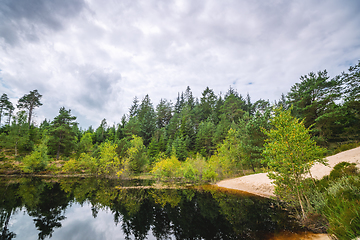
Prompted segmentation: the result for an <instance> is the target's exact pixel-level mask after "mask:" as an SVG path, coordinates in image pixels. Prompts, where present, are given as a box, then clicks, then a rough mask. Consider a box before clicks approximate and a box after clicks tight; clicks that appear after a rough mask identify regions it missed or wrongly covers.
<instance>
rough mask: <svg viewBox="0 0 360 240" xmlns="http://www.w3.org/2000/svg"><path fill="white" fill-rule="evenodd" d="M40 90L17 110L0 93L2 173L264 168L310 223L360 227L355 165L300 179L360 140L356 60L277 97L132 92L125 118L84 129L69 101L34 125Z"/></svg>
mask: <svg viewBox="0 0 360 240" xmlns="http://www.w3.org/2000/svg"><path fill="white" fill-rule="evenodd" d="M41 98H42V95H41V94H40V93H39V92H38V91H37V90H33V91H30V93H28V94H25V95H24V96H23V97H21V98H20V99H19V100H18V102H17V104H16V108H17V111H15V106H14V105H13V103H12V102H10V101H9V98H8V96H7V94H6V93H3V94H2V96H1V99H0V124H1V128H0V148H1V151H0V164H1V167H0V172H1V174H7V175H9V174H34V173H35V174H57V175H66V176H68V175H70V176H71V175H72V176H74V175H79V174H80V175H89V176H97V177H112V178H116V177H118V178H124V179H128V178H133V177H147V178H152V179H157V180H162V181H178V182H185V183H200V182H214V181H217V180H219V179H222V178H226V177H234V176H241V175H246V174H251V173H255V172H264V171H268V172H270V173H269V177H270V178H271V179H273V180H274V181H275V182H274V183H275V194H276V195H277V196H278V198H279V199H280V200H283V201H284V202H287V203H289V206H291V207H294V209H295V210H296V212H297V216H298V218H299V219H301V221H302V222H304V223H305V222H307V225H312V227H311V228H312V229H317V230H319V229H320V231H323V229H324V226H327V227H325V228H328V229H329V230H328V231H330V232H331V233H333V234H335V235H336V236H338V237H340V238H342V237H344V236H346V237H349V239H351V238H350V237H353V236H358V235H359V234H360V227H359V226H360V217H359V216H360V209H359V207H356V206H359V200H358V199H359V197H360V196H359V190H360V179H359V176H358V175H359V172H358V170H357V169H356V167H355V166H354V165H352V164H346V163H342V164H340V165H339V166H337V167H336V168H335V169H334V170H333V172H332V174H330V176H327V177H325V178H324V179H322V180H317V181H316V182H315V180H314V179H312V181H311V180H309V179H305V178H304V175H305V174H306V173H307V172H308V171H309V169H310V167H311V166H312V164H314V163H315V162H324V161H323V160H322V158H324V157H325V156H327V155H331V154H334V153H337V152H339V151H343V150H347V149H350V148H354V147H357V146H359V145H360V144H359V139H360V61H359V63H358V64H356V65H354V66H350V68H349V69H348V71H346V72H342V73H340V74H339V75H337V76H335V77H332V78H331V77H330V76H328V73H327V71H326V70H324V71H319V72H316V73H315V72H310V73H309V74H307V75H304V76H301V77H300V81H299V82H298V83H295V84H294V85H293V86H292V87H291V89H290V90H289V92H288V93H287V94H286V95H285V94H282V95H281V96H279V100H278V101H275V102H273V103H271V102H269V101H268V100H264V99H259V100H257V101H255V102H254V101H252V100H251V98H250V95H249V94H247V95H246V97H244V96H242V95H241V94H239V93H238V92H237V90H235V89H234V88H232V87H230V88H229V90H228V91H227V93H226V94H225V95H221V94H220V95H217V94H216V93H215V92H214V91H213V90H212V89H211V88H209V87H206V88H205V90H204V91H203V92H202V94H201V96H200V97H195V96H193V94H192V91H191V89H190V87H187V88H186V89H185V91H184V92H181V93H178V96H177V98H176V102H175V103H174V104H173V103H172V102H171V101H169V100H166V99H161V101H160V102H159V103H158V104H157V105H156V107H154V105H153V103H152V102H151V99H150V96H149V95H146V96H145V97H144V98H142V99H141V100H139V99H138V98H137V97H134V99H133V103H132V105H131V106H130V108H129V113H128V114H124V115H123V117H122V118H121V119H120V121H119V123H117V124H113V125H109V124H108V123H107V121H106V119H103V120H102V121H101V123H100V125H99V126H98V127H97V128H96V129H95V128H93V127H92V126H90V127H88V129H81V128H79V126H78V123H77V122H76V116H73V115H72V113H71V110H70V109H66V108H65V107H61V108H60V110H59V114H58V115H57V116H56V117H54V119H53V120H47V119H44V120H43V121H42V122H41V123H40V124H39V125H36V124H34V123H33V121H32V119H33V116H34V112H35V111H36V109H37V108H39V107H41V106H42V105H43V104H46V103H42V102H41ZM15 112H16V113H15ZM313 184H314V185H315V187H314V185H313ZM344 209H353V211H351V212H348V211H347V212H346V211H343V210H344ZM349 219H350V220H351V221H350V220H349ZM344 226H345V227H344ZM344 239H346V238H344Z"/></svg>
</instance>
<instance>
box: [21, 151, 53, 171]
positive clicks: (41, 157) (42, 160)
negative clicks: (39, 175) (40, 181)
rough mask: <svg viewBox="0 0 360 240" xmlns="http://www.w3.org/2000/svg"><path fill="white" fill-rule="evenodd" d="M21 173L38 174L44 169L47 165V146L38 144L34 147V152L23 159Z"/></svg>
mask: <svg viewBox="0 0 360 240" xmlns="http://www.w3.org/2000/svg"><path fill="white" fill-rule="evenodd" d="M22 162H23V164H24V165H23V171H24V172H28V173H32V172H39V171H43V170H45V169H46V166H47V165H48V156H47V146H46V145H45V144H40V145H38V146H37V147H35V150H34V151H33V152H32V153H31V154H30V155H27V156H26V157H24V158H23V160H22Z"/></svg>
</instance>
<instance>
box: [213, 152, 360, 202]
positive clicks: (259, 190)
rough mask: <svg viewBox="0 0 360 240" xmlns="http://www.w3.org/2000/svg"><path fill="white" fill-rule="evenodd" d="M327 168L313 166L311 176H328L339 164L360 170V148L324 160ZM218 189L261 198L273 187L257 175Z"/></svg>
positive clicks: (227, 182) (222, 183)
mask: <svg viewBox="0 0 360 240" xmlns="http://www.w3.org/2000/svg"><path fill="white" fill-rule="evenodd" d="M326 159H327V160H328V164H329V165H328V166H324V165H322V164H315V165H314V166H313V167H312V168H311V169H310V172H311V175H312V176H313V177H314V178H316V179H321V178H322V177H324V176H326V175H329V174H330V172H331V170H332V168H333V167H334V166H335V165H336V164H338V163H340V162H344V161H345V162H351V163H356V164H357V167H358V168H360V147H357V148H354V149H350V150H347V151H344V152H341V153H338V154H336V155H333V156H329V157H327V158H326ZM216 185H217V186H219V187H224V188H229V189H235V190H240V191H244V192H249V193H252V194H256V195H259V196H262V197H272V196H275V195H274V186H273V185H272V184H271V180H270V179H269V178H268V177H267V173H258V174H252V175H247V176H243V177H239V178H233V179H226V180H223V181H220V182H218V183H217V184H216Z"/></svg>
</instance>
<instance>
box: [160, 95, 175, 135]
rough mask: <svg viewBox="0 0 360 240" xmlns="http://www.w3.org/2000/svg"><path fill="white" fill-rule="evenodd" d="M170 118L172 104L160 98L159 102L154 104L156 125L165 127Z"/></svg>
mask: <svg viewBox="0 0 360 240" xmlns="http://www.w3.org/2000/svg"><path fill="white" fill-rule="evenodd" d="M171 118H172V104H171V102H168V101H167V100H166V99H160V103H159V104H158V105H157V106H156V125H157V127H158V128H159V129H160V128H163V127H166V126H167V125H168V124H169V122H170V120H171Z"/></svg>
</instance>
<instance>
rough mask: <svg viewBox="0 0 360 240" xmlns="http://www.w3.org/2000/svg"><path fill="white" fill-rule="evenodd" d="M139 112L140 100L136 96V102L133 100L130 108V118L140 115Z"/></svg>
mask: <svg viewBox="0 0 360 240" xmlns="http://www.w3.org/2000/svg"><path fill="white" fill-rule="evenodd" d="M138 110H139V99H138V98H137V97H136V96H135V97H134V100H133V104H132V105H131V107H130V111H129V114H130V118H131V117H135V116H136V115H137V114H138Z"/></svg>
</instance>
